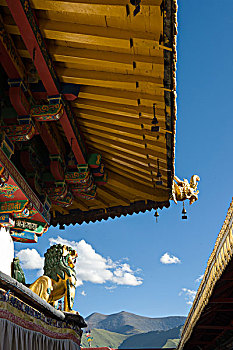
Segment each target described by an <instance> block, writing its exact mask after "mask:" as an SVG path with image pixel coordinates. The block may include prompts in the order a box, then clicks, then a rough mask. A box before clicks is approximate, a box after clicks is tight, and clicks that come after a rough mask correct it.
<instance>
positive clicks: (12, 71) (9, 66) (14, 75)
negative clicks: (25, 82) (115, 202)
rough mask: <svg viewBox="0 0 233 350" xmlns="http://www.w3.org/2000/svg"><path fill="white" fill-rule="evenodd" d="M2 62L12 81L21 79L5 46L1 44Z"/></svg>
mask: <svg viewBox="0 0 233 350" xmlns="http://www.w3.org/2000/svg"><path fill="white" fill-rule="evenodd" d="M0 62H1V64H2V66H3V68H4V70H5V72H6V74H7V75H8V77H9V78H10V79H18V78H21V77H20V75H19V73H18V71H17V69H16V68H15V66H14V63H13V62H12V60H11V58H10V56H9V55H8V53H7V51H6V49H5V47H4V45H3V44H2V43H1V42H0Z"/></svg>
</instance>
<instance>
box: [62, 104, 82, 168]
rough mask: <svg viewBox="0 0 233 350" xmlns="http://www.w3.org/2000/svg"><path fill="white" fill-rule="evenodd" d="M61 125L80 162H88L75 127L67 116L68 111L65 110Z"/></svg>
mask: <svg viewBox="0 0 233 350" xmlns="http://www.w3.org/2000/svg"><path fill="white" fill-rule="evenodd" d="M59 121H60V123H61V126H62V128H63V130H64V132H65V135H66V138H67V140H68V142H69V144H70V147H71V149H72V151H73V152H74V156H75V158H76V160H77V162H78V164H86V160H85V158H84V156H83V154H82V152H81V150H80V147H79V144H78V140H77V138H76V136H75V134H74V131H73V128H72V126H71V124H70V121H69V119H68V117H67V114H66V111H65V110H64V113H63V116H62V117H61V118H60V120H59Z"/></svg>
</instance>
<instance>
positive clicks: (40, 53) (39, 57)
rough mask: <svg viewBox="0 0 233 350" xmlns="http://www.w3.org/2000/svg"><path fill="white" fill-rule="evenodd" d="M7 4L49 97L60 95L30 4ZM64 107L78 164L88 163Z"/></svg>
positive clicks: (11, 1) (65, 125)
mask: <svg viewBox="0 0 233 350" xmlns="http://www.w3.org/2000/svg"><path fill="white" fill-rule="evenodd" d="M6 2H7V5H8V8H9V10H10V11H11V14H12V16H13V18H14V20H15V22H16V24H17V26H18V27H17V29H18V31H19V32H20V34H21V35H22V38H23V41H24V43H25V46H26V47H27V49H28V52H29V53H30V56H31V58H32V60H33V63H34V65H35V67H36V69H37V72H38V74H39V76H40V78H41V80H42V82H43V85H44V87H45V89H46V91H47V93H48V95H50V96H52V95H59V94H60V92H59V90H60V82H59V79H58V77H57V74H56V72H55V70H54V68H53V64H52V61H51V60H50V57H49V55H48V52H47V49H46V46H45V44H44V41H43V38H42V36H41V33H40V29H39V27H38V26H37V22H36V19H35V17H34V14H33V12H32V10H31V8H30V6H29V4H28V3H27V2H25V3H22V2H21V1H20V0H7V1H6ZM63 107H64V113H63V115H62V117H61V118H60V123H61V125H62V127H63V130H64V133H65V135H66V138H67V140H68V142H69V144H70V146H71V149H72V150H73V153H74V156H75V158H76V160H77V162H78V163H79V164H84V163H86V160H85V154H84V147H85V146H84V144H82V140H81V139H80V138H79V141H78V140H77V135H76V131H75V130H74V129H73V126H72V124H71V122H70V120H69V117H68V115H67V112H68V109H67V108H68V106H66V105H65V104H64V103H63ZM66 109H67V110H66Z"/></svg>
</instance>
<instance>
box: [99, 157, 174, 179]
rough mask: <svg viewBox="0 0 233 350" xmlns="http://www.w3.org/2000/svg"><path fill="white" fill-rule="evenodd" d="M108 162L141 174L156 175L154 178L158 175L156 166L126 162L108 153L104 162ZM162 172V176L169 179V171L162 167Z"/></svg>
mask: <svg viewBox="0 0 233 350" xmlns="http://www.w3.org/2000/svg"><path fill="white" fill-rule="evenodd" d="M105 159H106V160H107V161H111V162H115V163H116V164H118V165H121V166H124V167H126V168H130V169H131V171H132V170H133V171H134V172H135V171H136V172H138V171H139V172H141V173H145V174H148V173H150V174H151V172H153V173H154V176H156V174H157V170H158V169H157V166H155V165H154V164H152V165H151V164H150V163H148V164H143V165H142V164H141V165H139V164H137V163H136V162H135V161H130V160H125V159H124V158H121V157H119V156H116V157H113V156H112V155H109V154H107V153H105V154H104V160H105ZM160 172H161V174H162V176H164V177H167V171H166V170H164V169H161V167H160Z"/></svg>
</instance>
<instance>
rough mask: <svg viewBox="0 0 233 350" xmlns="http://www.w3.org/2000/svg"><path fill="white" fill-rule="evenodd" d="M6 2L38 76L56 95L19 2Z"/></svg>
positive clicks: (49, 91) (50, 92) (54, 87)
mask: <svg viewBox="0 0 233 350" xmlns="http://www.w3.org/2000/svg"><path fill="white" fill-rule="evenodd" d="M6 3H7V5H8V7H9V10H10V11H11V14H12V16H13V18H14V20H15V23H16V25H17V26H18V28H19V31H20V34H21V36H22V39H23V41H24V43H25V45H26V48H27V50H28V52H29V54H30V56H31V58H32V61H33V63H34V65H35V67H36V69H37V71H38V73H39V76H40V77H41V80H42V81H43V84H44V87H45V89H46V90H47V92H48V94H49V95H58V94H59V91H58V90H57V87H56V85H55V83H54V81H53V79H52V77H51V74H50V71H49V68H48V66H47V63H46V62H45V59H44V57H43V55H42V52H41V50H40V47H39V44H38V42H37V40H36V37H35V35H34V33H33V30H32V28H31V25H30V23H29V22H28V19H27V17H26V15H25V13H24V10H23V7H22V4H21V2H20V1H19V0H6ZM33 56H35V57H33ZM33 58H34V59H33Z"/></svg>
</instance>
